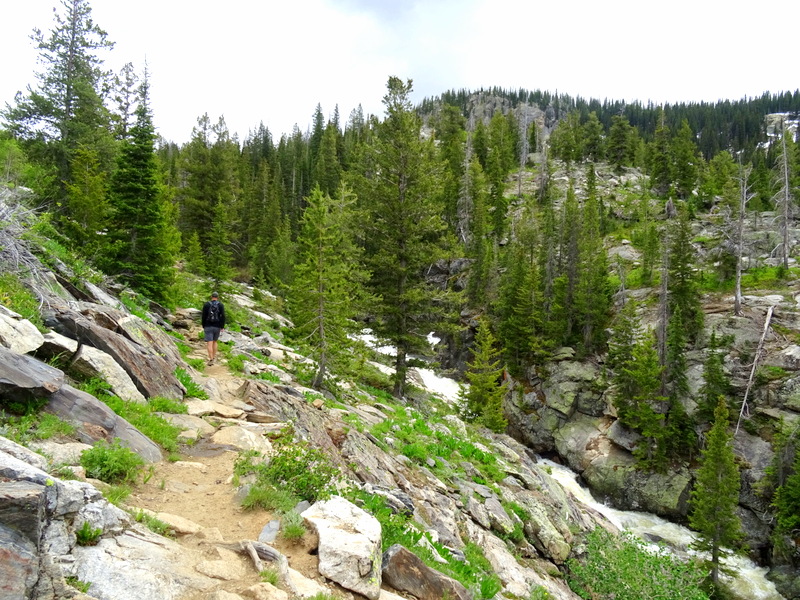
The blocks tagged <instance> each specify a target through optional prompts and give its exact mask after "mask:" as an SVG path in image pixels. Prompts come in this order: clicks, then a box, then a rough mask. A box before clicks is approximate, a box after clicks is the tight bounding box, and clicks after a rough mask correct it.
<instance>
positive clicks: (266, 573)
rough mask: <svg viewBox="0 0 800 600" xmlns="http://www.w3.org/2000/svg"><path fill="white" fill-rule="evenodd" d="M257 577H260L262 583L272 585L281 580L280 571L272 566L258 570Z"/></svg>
mask: <svg viewBox="0 0 800 600" xmlns="http://www.w3.org/2000/svg"><path fill="white" fill-rule="evenodd" d="M258 577H259V578H260V579H261V581H262V582H263V583H269V584H270V585H274V586H277V585H278V583H280V580H281V576H280V573H278V570H277V569H274V568H269V569H264V570H263V571H259V573H258Z"/></svg>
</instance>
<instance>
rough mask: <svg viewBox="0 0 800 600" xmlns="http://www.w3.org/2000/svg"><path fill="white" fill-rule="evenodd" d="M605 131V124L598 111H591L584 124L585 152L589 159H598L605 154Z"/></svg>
mask: <svg viewBox="0 0 800 600" xmlns="http://www.w3.org/2000/svg"><path fill="white" fill-rule="evenodd" d="M604 133H605V131H604V130H603V124H602V123H601V122H600V119H599V118H598V117H597V113H596V112H595V111H592V112H590V113H589V118H588V119H587V120H586V122H585V123H584V124H583V153H584V154H585V156H586V157H587V158H588V159H589V160H592V161H597V160H601V159H602V158H603V157H604V156H605V149H604V147H603V146H604V140H603V134H604Z"/></svg>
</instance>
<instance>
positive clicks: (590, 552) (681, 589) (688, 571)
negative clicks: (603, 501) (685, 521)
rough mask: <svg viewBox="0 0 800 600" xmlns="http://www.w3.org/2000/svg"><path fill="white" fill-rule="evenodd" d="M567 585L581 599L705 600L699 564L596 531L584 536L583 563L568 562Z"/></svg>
mask: <svg viewBox="0 0 800 600" xmlns="http://www.w3.org/2000/svg"><path fill="white" fill-rule="evenodd" d="M567 566H568V568H569V577H568V582H569V586H570V588H572V590H573V591H574V592H575V593H576V594H578V595H579V596H581V597H582V598H615V599H616V600H640V599H641V598H670V599H671V600H707V599H708V596H707V595H706V593H705V592H704V591H703V590H702V589H701V587H700V585H701V583H702V582H703V580H704V579H705V577H706V573H705V571H704V570H703V567H702V565H700V564H698V563H694V562H686V563H684V562H681V561H680V560H679V559H678V558H676V557H674V556H673V555H671V554H667V553H664V552H653V551H650V550H648V549H647V548H646V547H645V544H644V542H642V541H641V540H639V539H638V538H636V537H634V536H633V535H632V534H623V535H622V536H619V537H617V536H614V535H612V534H610V533H608V532H607V531H605V530H604V529H600V528H597V529H595V530H594V531H593V532H592V533H590V534H589V536H588V537H587V546H586V554H585V556H584V558H583V559H582V560H576V559H570V560H569V561H568V563H567Z"/></svg>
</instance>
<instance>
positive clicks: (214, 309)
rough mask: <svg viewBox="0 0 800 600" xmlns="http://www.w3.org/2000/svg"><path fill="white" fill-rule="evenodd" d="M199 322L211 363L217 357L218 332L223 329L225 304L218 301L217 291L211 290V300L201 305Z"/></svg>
mask: <svg viewBox="0 0 800 600" xmlns="http://www.w3.org/2000/svg"><path fill="white" fill-rule="evenodd" d="M201 324H202V325H203V339H205V341H206V350H207V351H208V364H209V365H213V364H214V361H215V360H216V358H217V341H218V340H219V334H220V333H221V332H222V330H223V329H225V306H224V305H223V304H222V302H220V301H219V294H218V293H217V292H212V293H211V300H209V301H208V302H206V303H205V304H204V305H203V316H202V319H201Z"/></svg>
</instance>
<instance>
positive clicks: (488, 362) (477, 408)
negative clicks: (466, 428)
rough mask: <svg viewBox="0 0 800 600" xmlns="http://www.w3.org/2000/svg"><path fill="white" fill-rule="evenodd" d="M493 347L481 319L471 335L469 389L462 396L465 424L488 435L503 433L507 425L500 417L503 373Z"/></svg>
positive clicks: (468, 365)
mask: <svg viewBox="0 0 800 600" xmlns="http://www.w3.org/2000/svg"><path fill="white" fill-rule="evenodd" d="M495 343H496V340H495V338H494V336H493V335H492V331H491V329H490V327H489V323H488V321H486V320H485V319H481V320H480V322H479V324H478V331H477V333H476V335H475V346H474V350H473V359H472V362H470V363H468V364H467V373H466V376H467V379H468V380H469V384H470V385H469V389H468V390H467V391H466V392H464V402H465V406H464V414H465V416H466V418H467V419H468V420H471V421H474V420H479V421H480V422H481V423H483V425H485V426H486V427H487V428H489V429H491V430H492V431H503V430H504V429H505V427H506V425H507V424H508V421H506V418H505V416H504V415H503V396H505V388H504V387H503V386H502V383H501V376H502V373H503V369H502V367H501V366H500V360H499V355H500V352H499V351H498V350H496V349H495Z"/></svg>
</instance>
